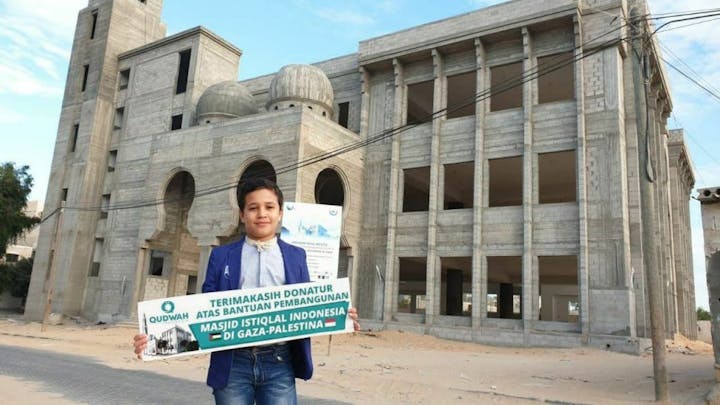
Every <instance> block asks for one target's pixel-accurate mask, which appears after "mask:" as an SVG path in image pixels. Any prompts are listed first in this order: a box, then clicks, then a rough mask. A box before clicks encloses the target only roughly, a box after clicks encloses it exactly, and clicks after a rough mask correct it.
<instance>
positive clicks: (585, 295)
mask: <svg viewBox="0 0 720 405" xmlns="http://www.w3.org/2000/svg"><path fill="white" fill-rule="evenodd" d="M573 19H574V27H575V55H574V57H575V61H576V62H575V72H574V73H575V103H576V111H577V114H576V117H577V151H576V153H575V156H576V158H577V168H578V169H577V198H578V241H579V251H578V284H579V285H578V288H579V290H580V291H579V292H580V297H579V298H580V331H581V332H580V333H581V334H582V341H583V343H587V342H588V336H589V335H590V317H589V311H590V305H589V302H588V300H589V297H590V294H589V280H588V234H587V228H588V215H587V211H588V197H587V171H586V170H585V167H587V158H586V156H587V143H586V139H585V97H584V94H585V89H584V83H583V77H584V75H585V74H584V69H583V68H584V65H583V60H584V59H583V47H582V38H583V34H582V25H581V23H580V20H579V19H578V18H577V16H575V17H573Z"/></svg>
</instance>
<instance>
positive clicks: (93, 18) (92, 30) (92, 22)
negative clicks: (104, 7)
mask: <svg viewBox="0 0 720 405" xmlns="http://www.w3.org/2000/svg"><path fill="white" fill-rule="evenodd" d="M97 19H98V11H97V10H93V11H92V13H91V14H90V39H95V28H97Z"/></svg>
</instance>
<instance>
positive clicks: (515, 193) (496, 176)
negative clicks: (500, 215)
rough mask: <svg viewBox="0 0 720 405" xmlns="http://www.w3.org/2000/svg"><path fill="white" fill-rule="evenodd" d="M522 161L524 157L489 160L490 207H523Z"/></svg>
mask: <svg viewBox="0 0 720 405" xmlns="http://www.w3.org/2000/svg"><path fill="white" fill-rule="evenodd" d="M522 161H523V159H522V156H514V157H507V158H499V159H489V160H488V167H489V171H490V176H489V177H490V179H489V183H490V184H489V186H490V187H489V191H488V197H489V202H488V203H489V206H490V207H507V206H513V205H522V197H523V171H522Z"/></svg>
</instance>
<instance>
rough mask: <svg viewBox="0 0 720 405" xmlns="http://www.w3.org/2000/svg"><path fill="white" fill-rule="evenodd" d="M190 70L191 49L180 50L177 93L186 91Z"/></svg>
mask: <svg viewBox="0 0 720 405" xmlns="http://www.w3.org/2000/svg"><path fill="white" fill-rule="evenodd" d="M189 71H190V49H186V50H184V51H182V52H180V64H179V65H178V75H177V83H176V85H175V94H181V93H185V91H186V90H187V82H188V73H189Z"/></svg>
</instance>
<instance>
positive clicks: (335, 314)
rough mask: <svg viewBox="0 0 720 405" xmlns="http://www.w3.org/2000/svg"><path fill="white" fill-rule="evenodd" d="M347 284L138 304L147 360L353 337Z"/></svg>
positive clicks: (296, 286) (316, 284)
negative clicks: (324, 337)
mask: <svg viewBox="0 0 720 405" xmlns="http://www.w3.org/2000/svg"><path fill="white" fill-rule="evenodd" d="M349 308H350V291H349V283H348V279H347V278H342V279H337V280H332V281H326V282H311V283H302V284H289V285H283V286H277V287H265V288H256V289H245V290H229V291H219V292H212V293H205V294H194V295H185V296H180V297H172V298H162V299H157V300H150V301H143V302H139V303H138V322H139V327H140V333H143V334H145V335H147V336H148V339H149V340H148V346H147V348H146V350H145V352H143V360H157V359H166V358H169V357H175V356H183V355H190V354H197V353H201V352H213V351H218V350H226V349H231V348H238V347H246V346H257V345H266V344H271V343H277V342H283V341H287V340H293V339H299V338H303V337H309V336H318V335H332V334H336V333H347V332H352V331H353V322H352V320H350V318H349V317H348V316H347V313H348V309H349Z"/></svg>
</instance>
